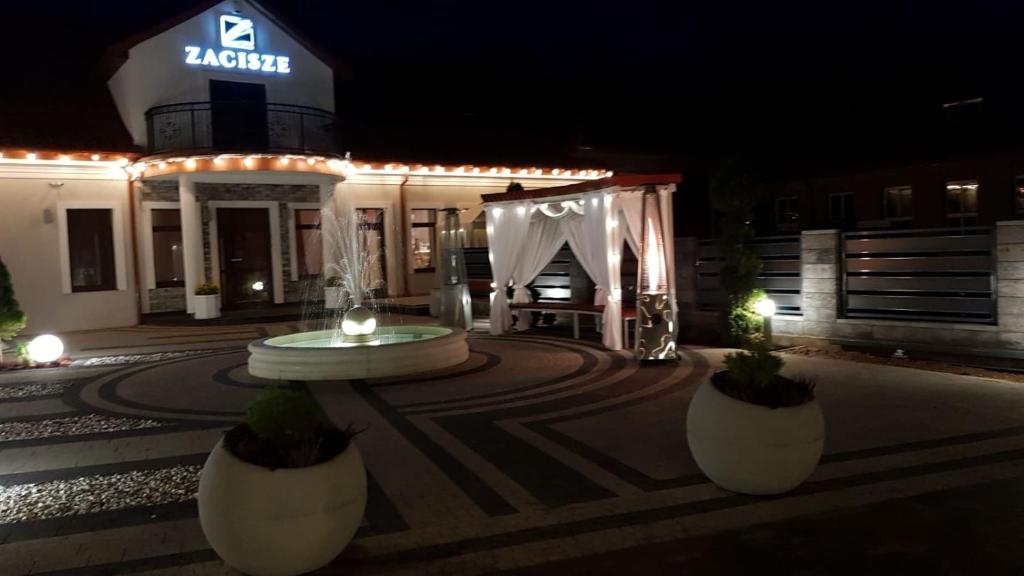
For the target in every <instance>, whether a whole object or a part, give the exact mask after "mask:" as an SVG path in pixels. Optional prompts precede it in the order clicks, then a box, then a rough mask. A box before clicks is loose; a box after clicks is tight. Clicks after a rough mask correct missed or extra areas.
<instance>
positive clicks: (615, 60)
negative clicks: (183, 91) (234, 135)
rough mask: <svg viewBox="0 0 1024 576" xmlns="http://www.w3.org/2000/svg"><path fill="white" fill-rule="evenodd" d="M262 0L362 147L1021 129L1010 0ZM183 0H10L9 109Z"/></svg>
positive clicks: (833, 159)
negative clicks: (875, 0) (335, 76)
mask: <svg viewBox="0 0 1024 576" xmlns="http://www.w3.org/2000/svg"><path fill="white" fill-rule="evenodd" d="M264 3H265V4H266V5H269V6H272V7H273V8H274V9H275V10H276V11H278V12H279V13H281V14H282V15H283V16H284V17H285V18H286V19H287V20H288V21H290V22H291V23H293V24H294V25H296V27H298V28H300V29H302V30H303V32H304V33H305V34H306V35H307V36H308V37H309V38H310V39H311V40H312V41H314V42H315V43H316V44H318V45H319V46H321V47H322V48H323V49H324V50H326V51H328V52H330V53H332V54H334V55H336V57H337V58H338V59H339V60H341V61H343V62H345V63H346V64H347V65H348V66H349V68H350V69H351V71H352V74H351V77H350V78H347V79H345V78H339V80H338V83H337V88H336V92H337V98H338V112H339V116H340V120H341V123H342V128H343V130H342V137H343V140H344V146H345V147H346V149H349V150H352V151H353V153H354V154H355V155H356V156H357V157H362V158H373V159H381V160H388V159H392V158H394V159H401V160H406V161H440V162H477V163H486V162H496V161H500V162H507V163H519V162H524V163H535V164H537V165H547V166H556V165H559V164H563V165H569V164H574V165H578V166H589V165H596V166H608V167H611V168H615V169H619V170H654V169H673V168H676V167H682V166H685V165H688V164H692V163H694V162H696V163H700V161H701V160H706V159H708V158H711V157H714V156H716V155H719V154H726V153H733V152H743V153H745V154H746V155H747V156H749V157H751V158H754V159H756V161H757V162H758V163H760V164H761V165H762V166H763V167H765V168H766V169H767V170H771V171H774V172H776V173H779V174H784V173H789V172H799V171H805V170H811V171H822V170H830V169H836V168H847V167H855V166H860V165H867V164H878V163H889V162H899V161H905V160H927V159H935V158H937V157H940V156H943V155H952V154H962V153H970V152H974V151H976V150H984V149H987V148H991V147H1006V146H1015V145H1016V140H1017V134H1018V133H1019V131H1020V128H1021V127H1022V124H1024V123H1022V122H1021V121H1020V117H1021V114H1020V113H1019V112H1017V111H1016V110H1017V108H1020V107H1021V106H1020V104H1019V103H1020V102H1024V99H1022V96H1024V90H1022V83H1024V80H1022V79H1024V74H1022V72H1021V65H1020V61H1021V54H1022V52H1024V50H1022V48H1021V46H1020V44H1021V39H1020V36H1021V35H1020V32H1019V31H1020V28H1021V22H1022V21H1024V20H1022V17H1024V3H1020V2H962V3H960V5H952V4H949V5H947V4H939V3H934V2H898V1H896V2H886V3H881V4H877V5H875V4H871V3H864V2H843V3H833V2H814V3H781V2H758V3H753V2H752V3H731V2H707V3H684V2H663V3H659V2H649V1H647V0H633V1H630V2H617V3H608V4H601V3H597V2H556V1H553V0H548V1H546V2H538V1H533V0H526V1H518V2H479V1H475V2H461V1H445V2H430V1H387V2H383V1H382V2H340V1H329V0H302V1H285V0H264ZM194 4H195V3H194V2H189V1H185V0H161V1H160V2H140V1H138V0H130V1H129V0H107V1H104V2H85V1H80V2H36V3H32V2H20V3H16V5H15V3H13V2H7V3H5V7H4V19H3V20H4V24H3V26H4V28H5V33H4V35H3V38H2V40H0V42H2V44H3V45H4V50H5V54H7V58H9V59H10V58H11V55H17V58H15V62H13V63H11V64H10V66H9V69H10V70H11V73H9V74H8V75H7V78H8V80H6V81H5V85H6V86H5V88H4V90H3V95H4V96H2V99H3V100H6V104H5V105H6V106H14V105H19V103H21V105H24V106H29V105H30V102H28V101H29V100H38V98H36V97H35V96H34V94H35V93H37V92H38V90H37V89H36V88H35V87H40V86H42V87H45V90H46V91H47V92H50V93H51V94H50V97H51V99H52V98H60V97H63V95H65V94H67V91H70V90H75V88H74V82H75V81H74V78H75V77H76V75H78V76H81V77H83V78H86V77H88V76H89V75H95V74H99V69H98V66H97V62H98V60H99V57H100V55H101V54H102V53H103V51H104V49H105V48H106V46H108V45H109V44H112V43H113V42H115V41H117V40H118V39H121V38H123V37H125V36H129V35H131V34H133V33H137V32H138V31H140V30H144V29H145V28H147V27H149V26H152V25H154V24H156V23H158V22H160V21H161V20H163V19H165V18H167V17H168V16H171V15H173V14H175V13H176V12H179V11H182V10H185V9H187V8H189V7H190V6H192V5H194ZM41 23H45V25H46V29H47V32H48V34H47V35H45V36H43V35H41V34H40V26H41ZM54 38H59V39H60V41H59V42H54V41H51V40H52V39H54ZM73 70H77V72H72V71H73ZM66 74H67V76H65V75H66ZM65 78H67V79H68V81H65ZM979 96H980V97H983V98H984V101H983V103H982V104H981V105H972V106H967V107H960V108H957V109H952V111H951V110H949V109H943V107H942V104H943V103H944V102H948V101H953V100H959V99H966V98H974V97H979ZM48 101H50V100H48Z"/></svg>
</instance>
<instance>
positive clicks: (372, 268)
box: [357, 208, 387, 292]
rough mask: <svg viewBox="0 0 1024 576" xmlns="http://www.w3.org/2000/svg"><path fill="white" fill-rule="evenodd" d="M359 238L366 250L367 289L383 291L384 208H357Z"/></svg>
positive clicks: (384, 282) (384, 274)
mask: <svg viewBox="0 0 1024 576" xmlns="http://www.w3.org/2000/svg"><path fill="white" fill-rule="evenodd" d="M357 211H358V212H359V240H360V244H361V245H362V247H363V250H365V251H366V254H367V256H368V257H369V258H368V260H367V264H368V266H367V267H368V269H369V270H368V272H367V275H366V286H363V288H365V289H367V290H376V291H379V292H383V291H385V289H386V287H387V265H386V259H385V250H384V210H383V209H382V208H359V209H358V210H357Z"/></svg>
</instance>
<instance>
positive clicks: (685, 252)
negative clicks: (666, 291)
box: [675, 236, 697, 323]
mask: <svg viewBox="0 0 1024 576" xmlns="http://www.w3.org/2000/svg"><path fill="white" fill-rule="evenodd" d="M675 253H676V306H678V308H679V316H680V318H679V321H680V322H681V323H686V322H687V319H689V318H690V317H691V316H693V313H694V312H696V310H697V238H695V237H693V236H687V237H685V238H676V246H675Z"/></svg>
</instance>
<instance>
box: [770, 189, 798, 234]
mask: <svg viewBox="0 0 1024 576" xmlns="http://www.w3.org/2000/svg"><path fill="white" fill-rule="evenodd" d="M775 225H776V226H778V227H779V229H780V230H794V229H797V228H799V227H800V199H799V198H797V197H796V196H786V197H784V198H776V199H775Z"/></svg>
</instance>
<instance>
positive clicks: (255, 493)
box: [198, 439, 366, 576]
mask: <svg viewBox="0 0 1024 576" xmlns="http://www.w3.org/2000/svg"><path fill="white" fill-rule="evenodd" d="M198 499H199V523H200V524H201V525H202V527H203V533H204V534H205V535H206V540H207V541H208V542H209V543H210V546H211V547H213V549H214V551H215V552H217V554H218V555H219V556H220V557H221V559H223V560H224V562H225V563H226V564H228V565H229V566H231V567H233V568H236V569H238V570H240V571H242V572H244V573H246V574H251V575H253V576H292V575H295V574H302V573H304V572H309V571H312V570H316V569H317V568H320V567H323V566H325V565H327V564H328V563H329V562H330V561H331V560H333V559H334V558H335V557H336V556H338V554H340V553H341V551H342V550H344V549H345V546H347V545H348V543H349V542H350V541H351V540H352V537H353V536H354V535H355V533H356V529H357V528H359V524H360V522H361V521H362V518H363V511H364V510H365V508H366V469H365V468H364V467H363V459H362V457H361V456H360V455H359V449H358V448H356V445H355V444H350V445H349V447H348V449H347V450H345V451H344V452H342V453H341V454H339V455H337V456H335V457H334V458H333V459H331V460H329V461H327V462H324V463H322V464H317V465H315V466H308V467H305V468H278V469H276V470H270V469H268V468H264V467H262V466H256V465H253V464H249V463H248V462H244V461H242V460H240V459H239V458H237V457H236V456H235V455H234V454H232V453H231V452H229V451H228V450H227V449H226V448H224V441H223V439H222V440H221V441H220V442H218V443H217V446H216V447H214V449H213V452H211V453H210V456H209V458H207V460H206V464H205V465H204V466H203V471H202V473H201V474H200V476H199V497H198Z"/></svg>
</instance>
